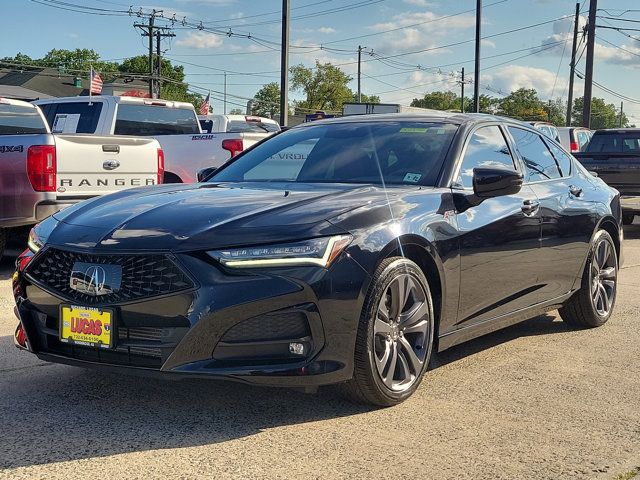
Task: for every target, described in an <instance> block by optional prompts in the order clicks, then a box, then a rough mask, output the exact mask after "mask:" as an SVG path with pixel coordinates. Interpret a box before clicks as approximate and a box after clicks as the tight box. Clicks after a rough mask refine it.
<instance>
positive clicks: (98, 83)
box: [89, 68, 102, 95]
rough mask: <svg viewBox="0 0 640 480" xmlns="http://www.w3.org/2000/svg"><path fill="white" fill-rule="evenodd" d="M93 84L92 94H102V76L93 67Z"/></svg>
mask: <svg viewBox="0 0 640 480" xmlns="http://www.w3.org/2000/svg"><path fill="white" fill-rule="evenodd" d="M90 79H91V86H90V87H89V90H90V91H91V93H92V94H95V95H100V94H101V93H102V78H101V77H100V75H99V74H98V72H94V71H93V68H92V69H91V77H90Z"/></svg>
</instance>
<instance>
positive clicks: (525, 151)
mask: <svg viewBox="0 0 640 480" xmlns="http://www.w3.org/2000/svg"><path fill="white" fill-rule="evenodd" d="M509 132H510V133H511V135H512V136H513V139H514V140H515V143H516V150H518V153H519V154H520V157H521V158H522V160H523V161H524V164H525V166H526V170H527V174H526V181H528V182H537V181H540V180H549V179H551V178H559V177H560V169H559V168H558V165H557V164H556V161H555V159H554V158H553V155H551V152H550V151H549V149H548V148H547V145H546V144H545V143H544V141H543V140H542V138H541V137H540V135H538V134H537V133H534V132H531V131H529V130H524V129H522V128H517V127H509Z"/></svg>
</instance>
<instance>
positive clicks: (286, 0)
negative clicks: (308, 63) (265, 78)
mask: <svg viewBox="0 0 640 480" xmlns="http://www.w3.org/2000/svg"><path fill="white" fill-rule="evenodd" d="M290 7H291V5H290V0H282V44H281V45H280V125H281V126H282V127H286V126H287V124H288V123H289V118H288V116H289V10H290Z"/></svg>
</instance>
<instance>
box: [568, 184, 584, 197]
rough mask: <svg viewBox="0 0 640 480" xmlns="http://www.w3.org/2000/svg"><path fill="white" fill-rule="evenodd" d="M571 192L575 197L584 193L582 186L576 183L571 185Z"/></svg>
mask: <svg viewBox="0 0 640 480" xmlns="http://www.w3.org/2000/svg"><path fill="white" fill-rule="evenodd" d="M569 193H570V194H571V195H573V196H574V197H579V196H580V195H582V189H581V188H580V187H576V186H575V185H569Z"/></svg>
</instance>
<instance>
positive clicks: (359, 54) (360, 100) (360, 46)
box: [358, 45, 362, 103]
mask: <svg viewBox="0 0 640 480" xmlns="http://www.w3.org/2000/svg"><path fill="white" fill-rule="evenodd" d="M361 63H362V45H358V103H362V89H361V88H360V82H361V80H360V79H361V77H360V75H361V68H360V64H361Z"/></svg>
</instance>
